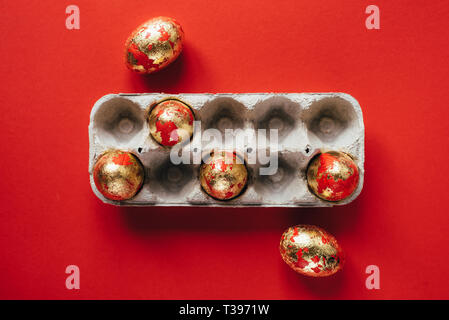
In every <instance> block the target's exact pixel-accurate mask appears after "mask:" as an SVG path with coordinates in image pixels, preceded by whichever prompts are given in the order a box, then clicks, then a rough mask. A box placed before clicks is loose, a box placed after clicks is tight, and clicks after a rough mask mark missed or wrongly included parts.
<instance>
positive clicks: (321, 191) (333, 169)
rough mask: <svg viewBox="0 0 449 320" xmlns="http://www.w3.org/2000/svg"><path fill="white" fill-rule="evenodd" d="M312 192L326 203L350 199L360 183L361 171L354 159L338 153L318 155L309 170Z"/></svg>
mask: <svg viewBox="0 0 449 320" xmlns="http://www.w3.org/2000/svg"><path fill="white" fill-rule="evenodd" d="M307 183H308V185H309V188H310V190H311V191H312V192H313V193H314V194H315V195H316V196H318V197H319V198H321V199H323V200H326V201H340V200H343V199H346V198H347V197H349V196H350V195H351V194H352V193H353V192H354V191H355V189H356V188H357V185H358V183H359V169H358V168H357V165H356V164H355V163H354V160H352V158H351V157H350V156H349V155H347V154H345V153H343V152H337V151H329V152H325V153H321V154H318V155H316V156H315V157H314V158H313V159H312V160H311V161H310V163H309V166H308V168H307Z"/></svg>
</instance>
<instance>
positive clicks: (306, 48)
mask: <svg viewBox="0 0 449 320" xmlns="http://www.w3.org/2000/svg"><path fill="white" fill-rule="evenodd" d="M70 4H76V5H78V6H79V8H80V11H81V25H80V27H81V28H80V30H67V29H66V27H65V19H66V17H67V15H66V14H65V8H66V6H68V5H70ZM369 4H375V5H377V6H378V7H379V8H380V13H381V15H380V18H381V20H380V22H381V29H380V30H367V29H366V27H365V19H366V17H367V14H365V8H366V6H368V5H369ZM448 8H449V7H448V5H447V1H424V0H422V1H421V0H420V1H386V0H375V1H336V0H335V1H299V0H293V1H234V0H226V1H215V0H213V1H211V0H208V1H175V0H171V1H159V2H155V1H125V0H123V1H119V0H116V1H106V0H101V1H100V0H95V1H87V0H74V1H73V2H72V1H70V2H68V1H55V0H53V1H24V0H21V1H1V3H0V28H1V29H0V34H1V35H2V44H1V46H0V59H1V61H2V63H1V64H0V70H1V75H2V80H1V95H0V106H1V116H0V128H1V129H0V130H1V131H0V133H1V146H2V150H3V152H4V154H3V156H2V157H1V160H0V164H1V165H0V188H1V189H0V190H1V206H0V208H1V222H0V256H1V258H0V298H8V299H10V298H27V299H28V298H33V299H36V298H38V299H79V298H83V299H85V298H94V299H97V298H101V299H109V298H114V299H116V298H117V299H122V298H123V299H216V298H220V299H231V298H234V299H322V298H324V299H330V298H335V299H372V298H380V299H409V298H446V299H447V298H449V270H448V267H447V266H448V263H449V260H448V254H447V251H448V242H449V241H448V235H449V227H448V210H447V204H446V203H445V201H447V200H446V199H445V198H447V192H448V190H449V189H448V182H447V181H448V180H447V164H448V161H449V157H448V155H449V151H448V109H447V101H448V100H449V94H448V90H447V83H448V82H447V77H448V62H447V61H448V60H447V58H448V40H447V39H448V27H449V19H448V13H449V9H448ZM158 15H167V16H171V17H174V18H176V19H177V20H178V21H179V22H180V23H181V24H182V26H183V28H184V30H185V32H186V46H185V51H184V53H183V54H182V56H181V58H180V59H178V61H177V62H176V63H175V64H173V65H172V66H171V67H169V68H168V69H167V70H165V71H162V72H160V73H159V74H155V75H153V76H149V77H142V76H139V75H137V74H133V73H132V72H131V71H129V70H127V69H126V67H125V64H124V62H123V59H124V48H123V45H124V41H125V40H126V38H127V36H128V35H129V33H130V32H131V31H132V30H133V29H134V28H135V27H137V26H138V25H139V24H140V23H142V22H144V21H145V20H146V19H148V18H151V17H153V16H158ZM160 91H163V92H169V93H179V92H188V93H201V92H271V91H274V92H332V91H341V92H346V93H349V94H351V95H353V96H354V97H355V98H356V99H357V100H358V101H359V102H360V105H361V107H362V110H363V113H364V121H365V127H366V141H365V142H366V167H365V169H366V174H365V184H364V188H363V191H362V193H361V195H360V197H359V198H357V200H355V201H354V202H353V203H351V204H350V205H347V206H343V207H337V208H323V209H320V208H311V209H301V208H297V209H296V208H292V209H287V208H284V209H283V208H263V209H260V208H253V209H210V208H151V207H150V208H117V207H113V206H110V205H105V204H103V203H102V202H101V201H100V200H99V199H98V198H97V197H96V196H95V195H94V194H93V192H92V190H91V187H90V185H89V176H88V143H89V141H88V128H87V126H88V123H89V114H90V110H91V107H92V105H93V104H94V102H95V101H96V100H97V99H98V98H100V97H101V96H103V95H105V94H107V93H118V92H160ZM299 223H307V224H316V225H319V226H321V227H324V228H325V229H327V230H328V231H329V232H331V233H332V234H334V235H335V236H336V237H337V239H338V240H339V242H340V244H341V245H342V246H343V247H344V249H345V251H346V255H347V264H346V267H345V269H344V270H343V271H342V272H341V273H339V274H337V275H335V276H334V277H331V278H325V279H307V278H304V277H302V276H300V275H297V274H295V273H294V272H293V271H292V270H290V268H289V267H288V266H287V265H286V264H285V263H284V262H283V261H282V260H281V258H280V254H279V252H278V245H279V240H280V236H281V234H282V232H283V231H284V229H286V228H287V227H288V226H291V225H294V224H299ZM71 264H75V265H77V266H79V268H80V272H81V282H80V285H81V289H80V290H68V289H66V287H65V280H66V277H67V276H68V275H67V274H65V268H66V266H68V265H71ZM372 264H374V265H377V266H378V267H379V269H380V289H379V290H368V289H367V288H366V287H365V279H366V277H367V276H368V275H367V274H365V269H366V267H367V266H368V265H372Z"/></svg>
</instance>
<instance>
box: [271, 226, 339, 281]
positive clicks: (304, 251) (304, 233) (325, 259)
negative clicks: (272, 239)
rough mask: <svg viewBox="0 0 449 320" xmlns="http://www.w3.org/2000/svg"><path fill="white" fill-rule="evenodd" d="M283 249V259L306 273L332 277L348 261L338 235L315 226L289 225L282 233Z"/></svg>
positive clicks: (306, 274)
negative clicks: (338, 240)
mask: <svg viewBox="0 0 449 320" xmlns="http://www.w3.org/2000/svg"><path fill="white" fill-rule="evenodd" d="M279 250H280V252H281V256H282V259H283V260H284V261H285V262H286V263H287V264H288V265H289V266H290V267H291V268H292V269H293V270H295V271H296V272H298V273H300V274H302V275H305V276H310V277H325V276H330V275H332V274H334V273H336V272H337V271H339V270H340V269H342V267H343V264H344V254H343V251H342V249H341V247H340V245H339V244H338V243H337V240H336V239H335V238H334V236H332V235H331V234H329V233H328V232H327V231H325V230H323V229H322V228H319V227H316V226H312V225H297V226H294V227H291V228H288V229H287V230H286V231H285V232H284V233H283V234H282V237H281V243H280V246H279Z"/></svg>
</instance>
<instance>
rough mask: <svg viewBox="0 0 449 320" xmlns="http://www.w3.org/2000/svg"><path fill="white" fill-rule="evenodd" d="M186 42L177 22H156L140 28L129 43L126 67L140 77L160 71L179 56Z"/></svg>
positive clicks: (127, 43) (126, 46) (157, 20)
mask: <svg viewBox="0 0 449 320" xmlns="http://www.w3.org/2000/svg"><path fill="white" fill-rule="evenodd" d="M183 41H184V31H183V30H182V27H181V25H180V24H179V23H178V22H177V21H176V20H174V19H172V18H168V17H157V18H153V19H151V20H149V21H147V22H145V23H144V24H142V25H140V26H139V27H138V28H137V29H136V30H134V31H133V32H132V33H131V35H130V36H129V37H128V40H126V43H125V59H126V60H125V61H126V65H127V67H128V68H129V69H131V70H133V71H136V72H139V73H146V74H148V73H153V72H156V71H159V70H161V69H163V68H165V67H166V66H168V65H169V64H170V63H172V62H173V61H174V60H175V59H176V58H177V57H178V56H179V54H180V53H181V51H182V47H183Z"/></svg>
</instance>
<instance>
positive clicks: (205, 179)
mask: <svg viewBox="0 0 449 320" xmlns="http://www.w3.org/2000/svg"><path fill="white" fill-rule="evenodd" d="M247 181H248V171H247V170H246V166H245V164H244V163H243V160H242V159H240V158H237V155H236V153H235V152H230V151H217V152H212V154H211V156H210V158H209V159H208V160H207V161H206V163H203V164H202V165H201V167H200V183H201V186H202V187H203V189H204V191H206V193H207V194H209V195H210V196H212V197H213V198H215V199H218V200H230V199H233V198H235V197H237V196H239V195H240V194H241V193H242V190H243V189H244V188H245V186H246V183H247Z"/></svg>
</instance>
